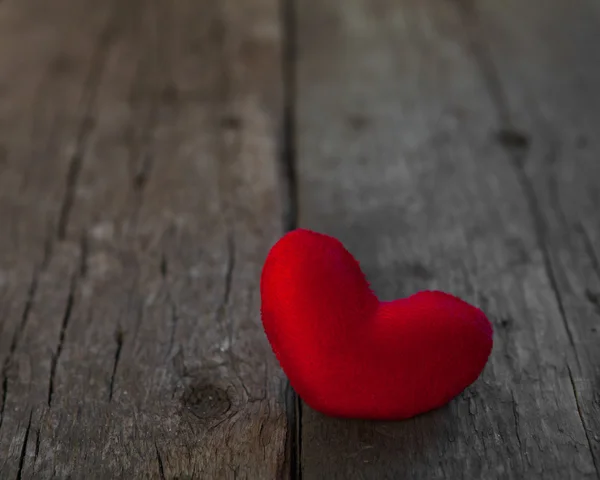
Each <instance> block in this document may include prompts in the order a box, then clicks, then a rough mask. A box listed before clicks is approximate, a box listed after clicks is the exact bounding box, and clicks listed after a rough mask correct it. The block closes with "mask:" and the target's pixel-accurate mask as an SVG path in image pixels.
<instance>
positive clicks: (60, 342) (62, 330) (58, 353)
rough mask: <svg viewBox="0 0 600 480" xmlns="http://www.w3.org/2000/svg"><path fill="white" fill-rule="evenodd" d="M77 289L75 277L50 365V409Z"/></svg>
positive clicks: (48, 401)
mask: <svg viewBox="0 0 600 480" xmlns="http://www.w3.org/2000/svg"><path fill="white" fill-rule="evenodd" d="M76 287H77V277H76V276H75V277H74V278H73V279H72V280H71V287H70V289H69V294H68V296H67V304H66V307H65V313H64V315H63V319H62V323H61V326H60V333H59V337H58V345H57V347H56V351H55V352H54V355H52V361H51V364H50V380H49V382H48V400H47V403H48V408H51V407H52V396H53V395H54V376H55V375H56V367H57V366H58V361H59V360H60V356H61V354H62V350H63V344H64V341H65V334H66V331H67V327H68V326H69V321H70V320H71V313H72V312H73V304H74V303H75V289H76Z"/></svg>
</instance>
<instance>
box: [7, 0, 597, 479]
mask: <svg viewBox="0 0 600 480" xmlns="http://www.w3.org/2000/svg"><path fill="white" fill-rule="evenodd" d="M598 45H600V4H598V3H597V2H596V1H594V0H576V1H573V2H570V1H567V0H529V1H526V2H523V1H521V0H503V1H500V0H398V1H392V0H343V1H341V0H338V1H334V0H304V1H299V0H297V1H295V2H294V1H293V0H281V2H278V1H276V0H219V1H217V0H112V1H106V2H101V1H92V0H53V1H52V2H49V1H43V0H2V1H0V226H1V230H0V232H1V233H0V478H2V479H25V478H40V479H45V478H61V479H67V478H71V479H95V478H100V479H111V478H126V479H130V478H156V479H180V480H183V479H192V478H200V479H220V478H223V479H235V478H239V479H242V478H248V479H253V480H254V479H275V478H278V479H279V478H281V479H294V480H299V479H301V478H303V479H305V480H307V479H308V480H310V479H327V480H330V479H331V480H333V479H460V478H472V479H521V478H522V479H528V480H529V479H538V478H539V479H542V478H543V479H557V480H566V479H588V478H600V325H599V319H600V140H599V136H598V134H599V132H600V48H598ZM296 227H306V228H311V229H316V230H319V231H322V232H324V233H328V234H332V235H335V236H337V237H338V238H339V239H340V240H341V241H342V242H344V243H345V244H346V246H347V247H348V248H349V249H350V251H352V253H354V254H355V255H356V256H357V257H358V259H359V260H360V261H361V264H362V265H363V266H364V268H365V270H366V273H367V275H368V277H369V280H370V281H371V283H372V285H373V287H374V289H375V291H376V292H377V293H378V294H379V295H380V296H381V297H382V298H384V299H392V298H394V297H397V296H403V295H409V294H411V293H414V292H416V291H417V290H420V289H425V288H436V289H443V290H446V291H449V292H451V293H453V294H455V295H458V296H461V297H462V298H464V299H465V300H467V301H469V302H471V303H474V304H476V305H478V306H480V307H481V308H483V309H484V311H485V312H486V313H487V314H488V315H489V316H490V318H491V320H492V321H493V323H494V327H495V345H494V351H493V354H492V356H491V358H490V361H489V364H488V366H487V367H486V369H485V371H484V373H483V375H482V376H481V378H480V379H479V380H478V381H477V382H476V383H475V384H474V385H473V386H471V387H469V388H468V389H467V390H466V391H465V392H464V393H463V394H461V395H460V396H459V397H458V398H456V399H455V400H453V401H452V402H451V403H450V404H449V405H447V406H446V407H444V408H441V409H439V410H436V411H434V412H431V413H428V414H425V415H422V416H419V417H417V418H414V419H411V420H408V421H404V422H367V421H349V420H338V419H332V418H327V417H324V416H322V415H320V414H318V413H316V412H314V411H312V410H311V409H310V408H308V407H307V406H305V405H303V403H302V402H301V400H300V399H298V398H297V397H296V396H295V395H294V393H293V391H292V390H291V389H290V388H289V386H288V384H287V381H286V379H285V376H284V375H283V374H282V372H281V370H280V368H279V366H278V364H277V362H276V360H275V358H274V356H273V354H272V352H271V350H270V348H269V345H268V343H267V341H266V338H265V336H264V333H263V331H262V329H261V324H260V315H259V308H260V292H259V289H258V286H259V283H258V280H259V276H260V271H261V268H262V263H263V261H264V259H265V256H266V254H267V252H268V250H269V248H270V247H271V246H272V245H273V243H274V242H275V241H276V240H277V239H278V238H279V237H280V236H281V235H283V234H284V233H285V231H287V230H290V229H292V228H296Z"/></svg>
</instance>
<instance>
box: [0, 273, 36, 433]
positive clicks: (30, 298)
mask: <svg viewBox="0 0 600 480" xmlns="http://www.w3.org/2000/svg"><path fill="white" fill-rule="evenodd" d="M40 273H41V271H40V270H35V271H34V273H33V276H32V278H31V282H30V284H29V289H28V290H27V297H26V299H25V306H24V307H23V313H22V314H21V320H20V321H19V325H18V326H17V329H16V330H15V333H14V335H13V338H12V341H11V343H10V347H9V350H8V355H7V356H6V358H5V359H4V363H3V365H2V396H1V398H0V400H1V401H2V404H0V428H2V423H3V420H4V409H5V407H6V398H7V396H8V369H9V368H10V365H11V362H12V358H13V355H14V354H15V351H16V350H17V345H18V344H19V340H20V339H21V335H22V334H23V331H24V330H25V326H26V325H27V321H28V320H29V315H30V313H31V308H32V307H33V302H34V299H35V295H36V292H37V289H38V283H39V276H40Z"/></svg>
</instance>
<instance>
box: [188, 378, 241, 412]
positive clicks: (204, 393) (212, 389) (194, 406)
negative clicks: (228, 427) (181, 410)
mask: <svg viewBox="0 0 600 480" xmlns="http://www.w3.org/2000/svg"><path fill="white" fill-rule="evenodd" d="M181 401H182V403H183V405H184V407H185V408H187V409H188V410H189V411H190V412H191V413H192V414H193V415H194V416H196V417H197V418H200V419H206V420H209V419H214V418H219V417H221V416H223V415H225V414H226V413H227V412H228V411H229V409H230V408H231V399H230V398H229V394H228V393H227V391H226V390H225V389H223V388H221V387H217V386H216V385H211V384H192V385H190V386H188V387H187V388H186V390H185V392H184V393H183V396H182V398H181Z"/></svg>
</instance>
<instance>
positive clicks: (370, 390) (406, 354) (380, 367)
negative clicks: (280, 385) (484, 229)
mask: <svg viewBox="0 0 600 480" xmlns="http://www.w3.org/2000/svg"><path fill="white" fill-rule="evenodd" d="M260 288H261V299H262V305H261V315H262V321H263V326H264V329H265V333H266V335H267V338H268V340H269V342H270V344H271V347H272V348H273V351H274V353H275V355H276V356H277V359H278V360H279V363H280V365H281V367H282V368H283V371H284V372H285V374H286V375H287V376H288V379H289V381H290V383H291V385H292V387H293V388H294V390H295V391H296V393H298V395H300V397H301V398H302V399H303V400H304V401H305V402H306V403H307V404H308V405H309V406H310V407H312V408H313V409H315V410H318V411H320V412H322V413H324V414H326V415H330V416H336V417H351V418H363V419H388V420H393V419H404V418H409V417H412V416H415V415H417V414H420V413H424V412H427V411H429V410H432V409H435V408H438V407H441V406H442V405H444V404H446V403H447V402H449V401H450V400H451V399H452V398H454V397H455V396H456V395H458V394H459V393H460V392H461V391H463V390H464V389H465V388H466V387H467V386H469V385H470V384H471V383H473V382H474V381H475V380H476V379H477V378H478V377H479V375H480V373H481V371H482V370H483V368H484V366H485V364H486V362H487V360H488V358H489V355H490V353H491V350H492V343H493V340H492V336H493V330H492V325H491V323H490V322H489V320H488V319H487V318H486V316H485V315H484V313H483V312H482V311H481V310H479V309H477V308H475V307H473V306H471V305H469V304H468V303H466V302H464V301H462V300H460V299H459V298H456V297H454V296H452V295H449V294H446V293H443V292H436V291H425V292H419V293H417V294H415V295H412V296H410V297H408V298H403V299H399V300H395V301H392V302H380V301H379V299H378V298H377V296H376V295H375V294H374V293H373V292H372V291H371V289H370V287H369V284H368V282H367V280H366V278H365V276H364V274H363V272H362V271H361V269H360V266H359V264H358V262H357V261H356V260H355V259H354V257H353V256H352V255H351V254H350V253H349V252H348V251H347V250H346V249H345V248H344V246H343V245H342V244H341V243H340V242H339V241H338V240H337V239H335V238H332V237H329V236H327V235H323V234H320V233H316V232H312V231H309V230H304V229H298V230H294V231H292V232H290V233H288V234H286V235H285V236H284V237H283V238H281V239H280V240H279V241H278V242H277V243H276V244H275V245H274V246H273V248H272V249H271V251H270V252H269V255H268V257H267V259H266V261H265V265H264V267H263V271H262V276H261V286H260Z"/></svg>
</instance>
